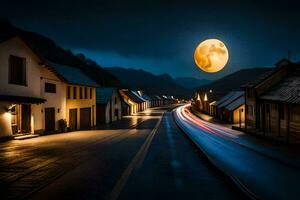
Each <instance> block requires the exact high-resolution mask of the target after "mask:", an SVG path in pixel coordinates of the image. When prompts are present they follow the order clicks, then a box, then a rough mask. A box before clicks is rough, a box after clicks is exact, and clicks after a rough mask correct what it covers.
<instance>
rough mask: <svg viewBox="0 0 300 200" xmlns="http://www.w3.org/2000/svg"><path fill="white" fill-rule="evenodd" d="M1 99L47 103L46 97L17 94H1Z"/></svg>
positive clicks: (13, 101)
mask: <svg viewBox="0 0 300 200" xmlns="http://www.w3.org/2000/svg"><path fill="white" fill-rule="evenodd" d="M0 101H9V102H12V103H34V104H40V103H45V102H46V99H42V98H36V97H27V96H15V95H0Z"/></svg>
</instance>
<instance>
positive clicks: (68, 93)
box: [67, 86, 71, 99]
mask: <svg viewBox="0 0 300 200" xmlns="http://www.w3.org/2000/svg"><path fill="white" fill-rule="evenodd" d="M67 98H68V99H70V98H71V86H68V88H67Z"/></svg>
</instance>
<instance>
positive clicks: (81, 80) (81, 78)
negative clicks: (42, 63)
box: [47, 61, 98, 87]
mask: <svg viewBox="0 0 300 200" xmlns="http://www.w3.org/2000/svg"><path fill="white" fill-rule="evenodd" d="M47 66H48V67H50V68H51V69H52V70H54V71H55V72H56V73H57V74H59V75H60V76H61V77H63V79H64V80H65V81H66V82H67V83H70V84H75V85H86V86H94V87H96V86H98V84H97V83H96V81H94V80H93V79H91V78H90V77H88V76H87V75H86V74H85V73H84V72H83V71H82V70H80V69H79V68H77V67H72V66H67V65H61V64H57V63H53V62H50V61H48V62H47Z"/></svg>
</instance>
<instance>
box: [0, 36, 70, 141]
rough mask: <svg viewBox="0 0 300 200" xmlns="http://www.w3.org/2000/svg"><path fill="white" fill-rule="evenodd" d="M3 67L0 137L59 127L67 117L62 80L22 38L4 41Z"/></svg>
mask: <svg viewBox="0 0 300 200" xmlns="http://www.w3.org/2000/svg"><path fill="white" fill-rule="evenodd" d="M0 66H1V68H0V70H1V72H0V85H1V87H0V104H1V106H0V110H1V111H0V113H1V114H0V116H1V117H0V137H5V136H13V135H19V134H33V133H42V132H44V131H54V130H57V129H58V128H59V127H58V123H57V120H58V119H62V118H64V117H65V112H64V111H65V101H64V99H65V93H64V92H61V89H63V88H65V83H64V82H63V81H62V79H60V78H59V77H58V76H57V75H56V74H55V73H53V72H52V71H51V70H49V68H47V67H46V66H45V65H44V64H43V60H42V59H41V58H40V57H39V56H38V55H37V54H36V53H35V52H33V50H32V49H31V48H30V47H29V46H28V45H27V44H26V43H25V42H24V41H23V40H22V39H21V38H19V37H13V38H9V39H7V40H5V41H2V42H1V43H0ZM62 91H63V90H62ZM46 122H47V123H46Z"/></svg>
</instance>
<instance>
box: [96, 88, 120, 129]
mask: <svg viewBox="0 0 300 200" xmlns="http://www.w3.org/2000/svg"><path fill="white" fill-rule="evenodd" d="M96 94H97V97H96V103H97V106H96V107H97V108H96V115H97V124H108V123H111V122H113V121H116V120H119V119H121V118H122V102H121V98H120V95H119V92H118V90H117V89H116V88H103V87H102V88H100V87H98V88H97V89H96Z"/></svg>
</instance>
